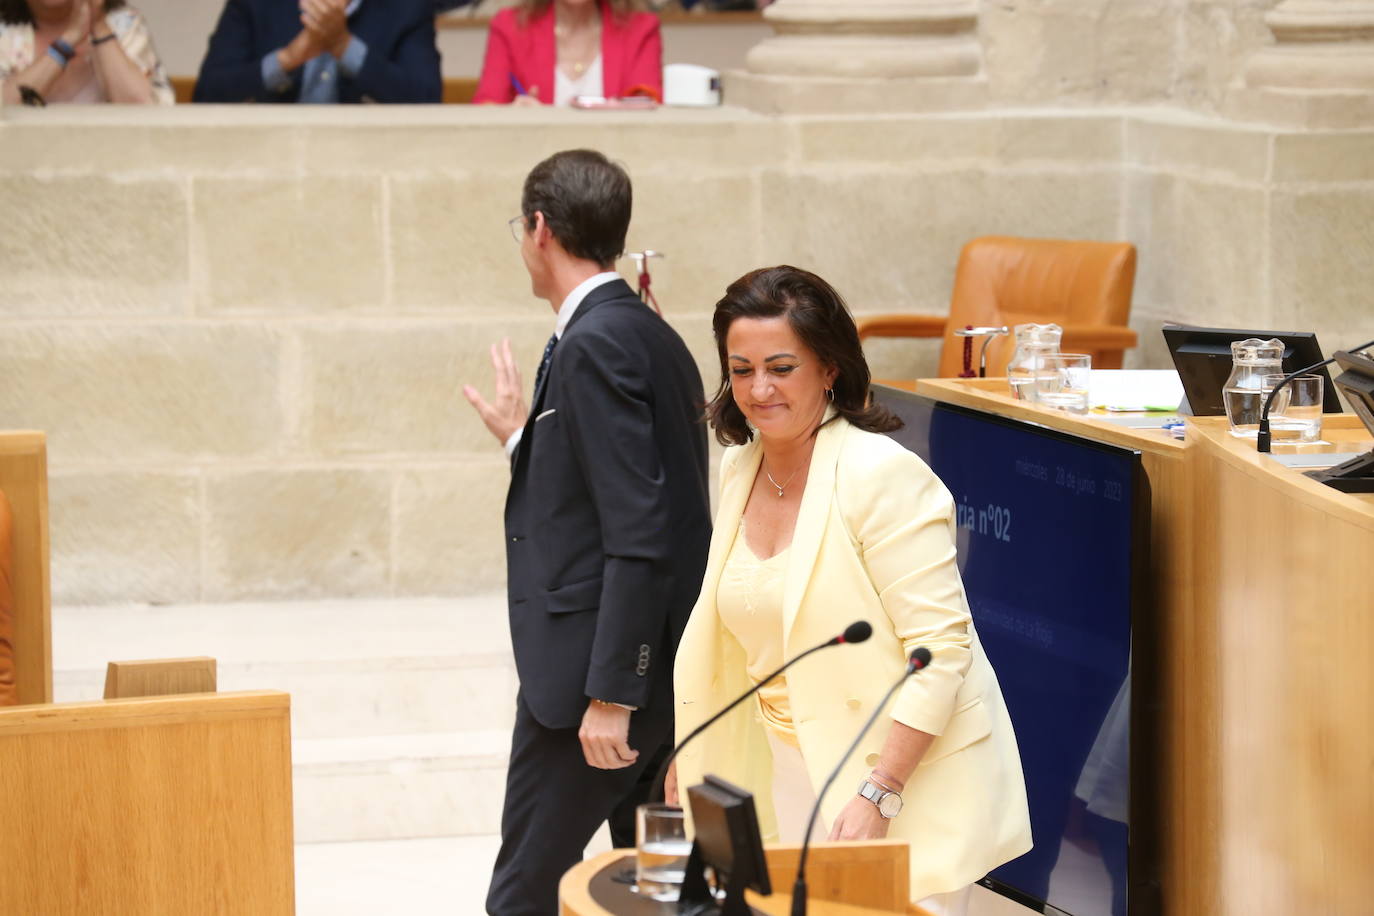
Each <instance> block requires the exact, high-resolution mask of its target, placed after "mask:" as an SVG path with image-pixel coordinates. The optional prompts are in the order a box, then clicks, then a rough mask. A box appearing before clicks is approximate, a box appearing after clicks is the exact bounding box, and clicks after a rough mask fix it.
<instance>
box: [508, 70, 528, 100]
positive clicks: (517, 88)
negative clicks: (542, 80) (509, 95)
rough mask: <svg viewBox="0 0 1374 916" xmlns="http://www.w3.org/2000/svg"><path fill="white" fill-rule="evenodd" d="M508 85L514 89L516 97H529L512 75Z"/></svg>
mask: <svg viewBox="0 0 1374 916" xmlns="http://www.w3.org/2000/svg"><path fill="white" fill-rule="evenodd" d="M510 84H511V86H512V87H513V88H514V89H515V94H516V95H529V93H528V92H526V91H525V87H524V86H522V85H520V80H518V79H516V77H515V74H514V73H512V74H511V75H510Z"/></svg>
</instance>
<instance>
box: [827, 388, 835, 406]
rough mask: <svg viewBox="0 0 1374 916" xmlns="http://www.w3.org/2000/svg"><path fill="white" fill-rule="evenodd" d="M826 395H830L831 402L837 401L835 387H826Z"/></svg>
mask: <svg viewBox="0 0 1374 916" xmlns="http://www.w3.org/2000/svg"><path fill="white" fill-rule="evenodd" d="M825 396H826V397H828V398H829V399H830V403H832V404H833V403H835V389H834V388H827V389H825Z"/></svg>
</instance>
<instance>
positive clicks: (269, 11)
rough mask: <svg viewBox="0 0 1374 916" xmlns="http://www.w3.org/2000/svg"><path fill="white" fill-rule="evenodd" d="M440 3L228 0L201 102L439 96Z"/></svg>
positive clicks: (199, 90) (203, 68)
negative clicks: (437, 20) (437, 5)
mask: <svg viewBox="0 0 1374 916" xmlns="http://www.w3.org/2000/svg"><path fill="white" fill-rule="evenodd" d="M442 95H443V80H442V78H441V77H440V75H439V50H438V48H437V47H436V45H435V36H434V0H229V2H228V3H227V4H226V5H225V7H224V12H223V13H221V14H220V17H219V24H218V25H216V26H215V31H214V33H213V34H212V35H211V36H210V48H209V50H208V51H207V52H206V54H205V60H204V61H203V62H202V63H201V65H200V75H199V76H198V77H197V78H196V90H195V94H194V101H197V102H317V103H331V102H363V101H370V102H438V101H440V98H441V96H442Z"/></svg>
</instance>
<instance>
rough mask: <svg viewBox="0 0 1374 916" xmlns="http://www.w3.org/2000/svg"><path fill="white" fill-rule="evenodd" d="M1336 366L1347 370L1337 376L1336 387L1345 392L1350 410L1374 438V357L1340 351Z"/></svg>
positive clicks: (1337, 355)
mask: <svg viewBox="0 0 1374 916" xmlns="http://www.w3.org/2000/svg"><path fill="white" fill-rule="evenodd" d="M1336 365H1338V366H1340V367H1341V369H1343V370H1345V371H1343V372H1342V373H1341V374H1340V375H1338V376H1336V387H1337V388H1340V389H1341V390H1342V391H1344V392H1345V399H1346V400H1347V401H1349V402H1350V409H1351V410H1353V411H1355V414H1356V415H1357V416H1358V417H1359V418H1360V421H1361V422H1362V423H1364V426H1365V429H1367V430H1369V434H1370V435H1371V436H1374V357H1371V356H1370V355H1369V354H1368V353H1350V352H1347V351H1345V350H1339V351H1337V353H1336Z"/></svg>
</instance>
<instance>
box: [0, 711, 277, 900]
mask: <svg viewBox="0 0 1374 916" xmlns="http://www.w3.org/2000/svg"><path fill="white" fill-rule="evenodd" d="M294 862H295V852H294V847H293V845H292V817H291V725H290V698H289V697H288V696H287V695H286V694H284V693H277V692H267V691H263V692H254V693H219V694H188V695H184V696H177V697H157V698H150V699H136V700H111V701H104V702H94V703H59V704H56V705H52V704H42V705H37V706H10V707H6V708H4V709H0V863H3V864H0V912H4V913H20V912H22V913H35V914H38V913H42V914H45V916H46V914H51V916H67V914H71V916H79V914H88V913H89V914H103V913H130V914H132V913H138V914H149V916H153V914H157V916H161V914H166V916H173V914H176V916H180V914H193V913H196V914H199V913H217V914H243V916H289V914H291V913H293V912H294V911H295V878H294Z"/></svg>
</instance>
